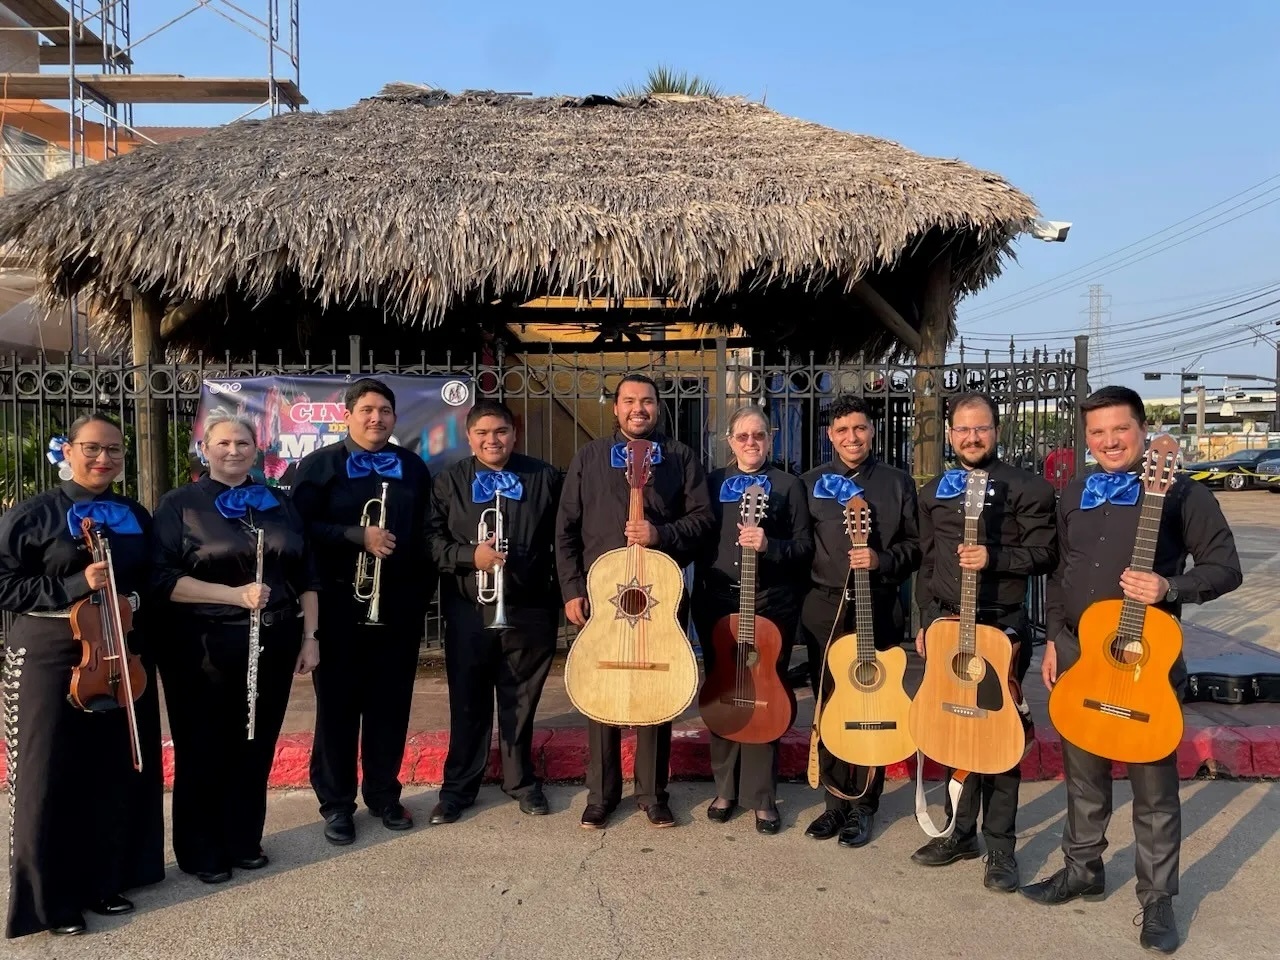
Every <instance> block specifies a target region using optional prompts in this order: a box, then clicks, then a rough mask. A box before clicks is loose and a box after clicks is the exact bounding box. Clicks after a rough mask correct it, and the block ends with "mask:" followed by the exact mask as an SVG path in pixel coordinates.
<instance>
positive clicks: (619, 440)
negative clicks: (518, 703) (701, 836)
mask: <svg viewBox="0 0 1280 960" xmlns="http://www.w3.org/2000/svg"><path fill="white" fill-rule="evenodd" d="M613 412H614V415H615V416H616V417H617V418H618V429H617V431H616V432H615V433H614V434H613V436H610V437H601V438H600V439H597V440H592V441H591V442H590V443H588V444H586V445H585V446H583V447H581V448H580V449H579V450H578V452H577V453H575V454H574V456H573V460H572V461H571V462H570V464H569V469H568V471H567V473H566V475H565V480H564V487H563V491H562V493H561V496H560V508H559V511H558V514H557V517H556V572H557V576H558V577H559V580H560V594H561V597H562V599H563V600H564V612H565V616H566V617H567V618H568V620H569V622H570V623H572V624H574V625H575V626H577V627H578V628H580V632H579V634H578V636H577V638H576V639H575V640H574V641H573V644H572V646H571V647H570V648H569V659H568V661H567V662H566V663H565V674H564V682H565V690H566V692H567V693H568V695H569V698H570V700H571V701H572V702H573V704H574V706H575V707H576V708H577V709H578V710H579V712H581V713H582V714H583V715H584V716H586V717H587V738H588V761H587V776H586V779H587V806H586V809H585V810H583V812H582V826H583V827H584V828H585V829H589V830H600V829H603V828H604V827H605V826H606V825H607V824H608V822H609V816H610V814H612V813H613V811H614V809H615V808H616V807H617V805H618V804H619V803H620V802H621V800H622V729H621V728H622V727H623V726H634V727H635V728H636V759H635V783H636V788H635V799H636V803H637V805H638V806H639V807H640V809H641V810H643V811H644V812H645V814H646V815H647V816H648V818H649V822H650V823H651V824H652V825H653V826H655V827H670V826H674V825H675V818H674V817H673V816H672V814H671V808H670V807H669V806H668V805H667V778H668V776H669V773H670V770H669V767H670V760H671V721H672V720H674V719H675V718H676V717H677V716H679V715H680V714H681V713H682V712H683V711H684V710H685V708H686V707H688V706H689V704H691V703H692V702H693V697H694V695H695V694H696V693H697V687H698V665H697V660H696V659H695V658H694V655H693V649H692V647H691V646H690V645H689V639H688V637H687V636H686V635H685V633H684V630H683V628H682V627H681V626H680V624H681V622H682V621H683V620H684V611H685V609H686V608H687V603H686V602H685V598H684V581H683V579H682V574H681V569H682V568H683V567H685V566H687V565H688V564H690V563H692V562H693V561H694V559H695V558H696V557H697V555H698V552H699V551H700V550H701V549H702V546H703V542H704V540H705V538H706V537H707V536H708V535H709V534H710V531H711V525H712V515H711V501H710V498H709V494H708V491H707V477H706V473H705V471H704V470H703V469H702V464H700V463H699V462H698V458H697V457H696V456H695V455H694V452H693V451H692V450H690V449H689V448H688V447H687V446H685V445H684V444H682V443H680V442H679V441H677V440H672V439H671V438H669V437H667V436H665V435H664V434H662V433H660V432H659V431H658V429H657V427H658V415H659V407H658V387H657V385H656V384H655V383H654V382H653V381H652V380H650V379H649V378H648V377H646V376H643V375H642V374H638V373H629V374H627V375H626V376H625V377H623V378H622V381H621V382H620V383H619V384H618V389H617V392H616V393H615V394H614V400H613Z"/></svg>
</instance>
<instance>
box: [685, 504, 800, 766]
mask: <svg viewBox="0 0 1280 960" xmlns="http://www.w3.org/2000/svg"><path fill="white" fill-rule="evenodd" d="M768 503H769V497H768V494H766V493H765V492H764V487H762V486H761V485H760V484H758V483H753V484H752V485H751V486H749V487H747V489H746V490H745V491H744V492H743V494H742V507H741V512H742V525H743V526H744V527H758V526H759V525H760V521H761V520H762V519H763V518H764V512H765V509H766V508H767V506H768ZM756 559H757V554H756V551H755V549H754V548H752V547H742V548H741V550H740V558H739V567H738V569H739V571H740V572H741V576H740V578H739V581H738V612H737V613H731V614H729V615H728V616H724V617H721V618H720V619H719V621H717V622H716V625H715V627H714V628H713V629H712V631H711V639H710V645H711V647H712V649H713V650H714V651H715V655H714V656H713V657H712V668H711V670H710V671H709V672H708V673H707V678H706V680H704V681H703V683H702V691H701V692H700V693H699V694H698V711H699V712H700V713H701V714H702V722H703V723H705V724H706V725H707V729H708V730H710V731H711V732H712V733H714V734H717V735H718V736H721V737H724V738H725V739H726V740H733V741H735V742H737V743H772V742H773V741H774V740H777V739H778V738H779V737H781V736H782V735H783V734H784V733H786V732H787V731H788V730H789V729H791V724H792V723H793V722H794V721H795V718H796V695H795V693H794V692H793V691H792V689H791V685H790V684H788V683H783V682H782V677H780V676H779V675H778V659H779V658H780V657H781V656H782V632H781V631H780V630H779V629H778V625H777V624H776V623H774V622H773V621H772V620H770V619H769V618H768V617H762V616H760V614H758V613H756Z"/></svg>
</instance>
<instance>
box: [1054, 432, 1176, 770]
mask: <svg viewBox="0 0 1280 960" xmlns="http://www.w3.org/2000/svg"><path fill="white" fill-rule="evenodd" d="M1177 462H1178V444H1177V441H1175V440H1174V439H1173V438H1172V437H1171V436H1169V435H1168V434H1167V433H1166V434H1161V435H1160V436H1158V437H1156V438H1155V439H1154V440H1152V441H1151V444H1150V446H1149V447H1148V448H1147V455H1146V458H1145V462H1144V465H1143V471H1142V473H1143V476H1142V489H1143V491H1144V496H1143V498H1142V512H1141V514H1140V515H1139V518H1138V534H1137V537H1136V539H1135V541H1134V545H1133V555H1132V557H1131V559H1130V560H1129V569H1131V570H1134V571H1138V572H1146V573H1150V572H1151V568H1152V563H1153V562H1154V560H1155V553H1156V538H1157V536H1158V535H1159V533H1160V515H1161V513H1162V512H1163V511H1164V498H1165V494H1166V493H1168V491H1169V487H1170V486H1172V484H1173V482H1174V476H1175V471H1176V470H1177ZM1077 633H1078V635H1079V637H1080V659H1079V660H1078V661H1076V663H1074V664H1072V665H1071V666H1070V667H1069V668H1068V669H1066V670H1064V671H1063V672H1062V674H1061V675H1060V676H1059V677H1058V682H1057V683H1056V684H1054V687H1053V690H1052V691H1051V692H1050V694H1049V719H1050V720H1052V721H1053V726H1054V728H1055V729H1056V730H1057V731H1058V733H1059V734H1061V735H1062V738H1063V739H1064V740H1066V741H1068V742H1069V743H1072V744H1074V745H1075V746H1077V747H1079V748H1080V749H1081V750H1088V751H1089V752H1090V753H1092V754H1094V755H1096V756H1099V757H1105V758H1106V759H1108V760H1119V761H1121V762H1123V763H1151V762H1153V761H1156V760H1162V759H1164V758H1165V757H1167V756H1169V754H1171V753H1173V751H1174V750H1176V749H1177V747H1178V742H1179V741H1180V740H1181V739H1182V704H1181V703H1179V701H1178V694H1177V691H1176V690H1175V689H1174V687H1173V684H1172V683H1170V682H1169V670H1170V668H1172V667H1173V665H1174V663H1175V662H1176V661H1177V659H1178V655H1179V654H1180V653H1181V652H1182V628H1181V627H1180V626H1179V625H1178V621H1177V620H1176V619H1174V618H1173V617H1172V616H1170V615H1169V614H1168V613H1165V611H1163V610H1158V609H1156V608H1155V607H1150V606H1147V605H1146V604H1145V603H1139V602H1138V601H1137V600H1129V599H1125V600H1098V601H1096V602H1095V603H1091V604H1090V605H1089V606H1088V607H1087V608H1086V609H1085V611H1084V613H1083V614H1082V615H1081V617H1080V623H1079V627H1078V629H1077Z"/></svg>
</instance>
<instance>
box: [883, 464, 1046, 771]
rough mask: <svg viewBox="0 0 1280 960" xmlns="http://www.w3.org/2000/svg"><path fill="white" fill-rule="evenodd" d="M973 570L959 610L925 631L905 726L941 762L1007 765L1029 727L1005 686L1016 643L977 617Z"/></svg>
mask: <svg viewBox="0 0 1280 960" xmlns="http://www.w3.org/2000/svg"><path fill="white" fill-rule="evenodd" d="M986 498H987V472H986V471H985V470H970V471H969V476H968V477H967V478H966V480H965V490H964V542H965V545H966V546H976V545H977V542H978V519H979V517H981V515H982V509H983V506H984V505H985V503H986ZM977 612H978V572H977V571H976V570H963V571H961V576H960V617H959V619H958V620H957V619H956V618H954V617H944V618H940V619H938V620H935V621H934V622H933V623H932V624H930V625H929V628H928V629H927V630H926V631H925V635H924V645H925V655H926V656H925V667H924V679H923V680H922V681H921V683H920V689H919V690H917V691H916V695H915V699H913V700H912V701H911V712H910V714H909V716H908V721H907V722H908V726H909V728H910V730H911V736H912V737H913V738H914V739H915V742H916V746H917V747H918V748H919V750H920V752H921V753H922V754H924V755H925V756H926V757H928V758H929V759H931V760H933V761H934V762H936V763H939V764H941V765H942V766H944V767H952V768H954V769H957V770H964V771H968V772H969V773H1004V772H1005V771H1006V770H1011V769H1013V768H1014V767H1016V766H1017V765H1018V763H1019V762H1020V761H1021V760H1022V754H1023V751H1024V750H1025V748H1026V733H1025V732H1024V730H1023V727H1022V720H1021V719H1020V718H1019V716H1018V708H1017V703H1016V701H1015V700H1014V698H1013V696H1012V695H1011V693H1010V689H1009V684H1010V679H1011V673H1010V669H1009V668H1010V664H1011V663H1012V660H1013V647H1012V645H1011V644H1010V643H1009V638H1008V637H1007V636H1006V635H1005V633H1004V631H1002V630H1000V629H998V628H996V627H992V626H988V625H987V624H980V623H976V622H975V621H976V618H977Z"/></svg>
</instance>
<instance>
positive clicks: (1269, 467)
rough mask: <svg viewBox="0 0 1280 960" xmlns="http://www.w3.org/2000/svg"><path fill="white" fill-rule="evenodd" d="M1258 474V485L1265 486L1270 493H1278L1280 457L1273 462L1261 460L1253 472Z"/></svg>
mask: <svg viewBox="0 0 1280 960" xmlns="http://www.w3.org/2000/svg"><path fill="white" fill-rule="evenodd" d="M1255 472H1256V473H1258V474H1260V476H1259V477H1258V483H1260V484H1262V485H1263V486H1265V487H1266V488H1267V489H1268V490H1270V491H1271V492H1272V493H1280V457H1277V458H1275V459H1274V460H1263V461H1262V462H1261V463H1259V464H1258V469H1257V470H1256V471H1255Z"/></svg>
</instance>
